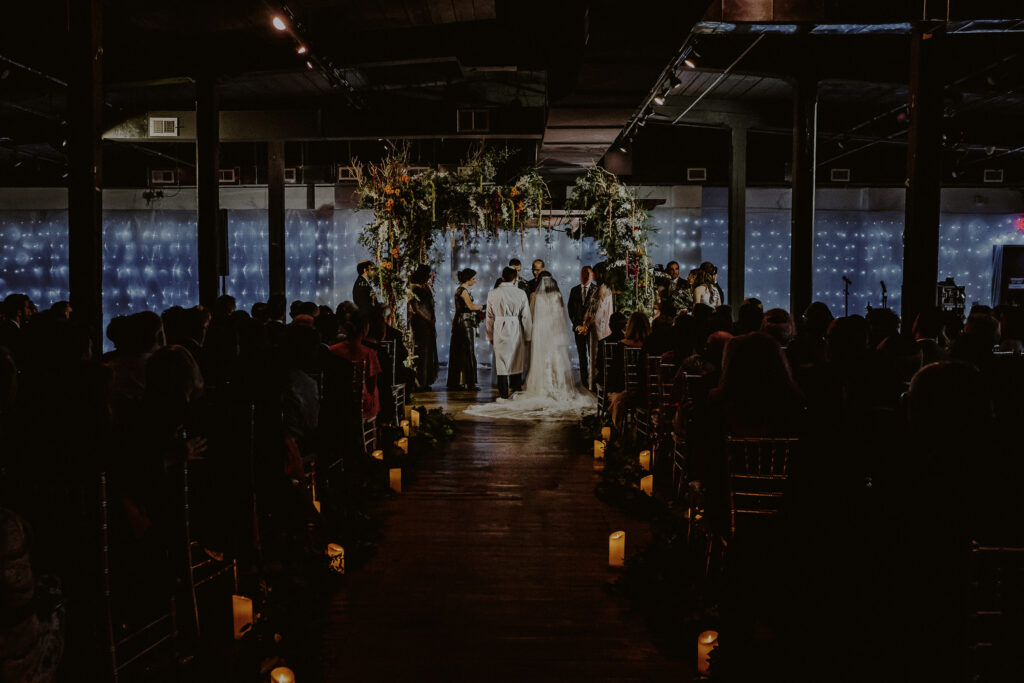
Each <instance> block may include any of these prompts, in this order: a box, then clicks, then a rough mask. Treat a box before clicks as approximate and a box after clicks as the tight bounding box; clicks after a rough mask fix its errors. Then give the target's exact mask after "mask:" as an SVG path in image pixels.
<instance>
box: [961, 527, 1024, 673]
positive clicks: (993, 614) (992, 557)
mask: <svg viewBox="0 0 1024 683" xmlns="http://www.w3.org/2000/svg"><path fill="white" fill-rule="evenodd" d="M970 553H971V556H970V558H969V561H970V564H969V566H968V571H969V579H970V583H969V588H968V592H967V604H968V608H967V609H968V613H967V647H968V652H967V667H968V671H967V672H966V674H967V675H965V676H964V677H963V680H969V681H1001V680H1010V678H1004V677H1003V675H1005V673H1006V672H1010V671H1017V672H1018V673H1019V671H1020V666H1021V663H1022V654H1021V650H1020V642H1021V639H1022V637H1024V610H1022V608H1021V605H1024V548H1022V547H1006V546H983V545H980V544H978V543H976V542H975V543H972V544H971V551H970ZM1001 674H1003V675H1001Z"/></svg>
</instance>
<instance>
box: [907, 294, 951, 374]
mask: <svg viewBox="0 0 1024 683" xmlns="http://www.w3.org/2000/svg"><path fill="white" fill-rule="evenodd" d="M942 317H943V315H942V309H940V308H938V307H937V306H933V307H931V308H928V309H925V310H923V311H921V312H920V313H918V314H917V318H915V319H914V327H913V331H914V341H915V342H917V345H918V347H919V348H920V349H921V364H922V366H924V365H928V364H929V363H938V362H940V361H944V360H948V359H949V352H948V351H947V350H946V349H945V348H944V347H943V346H942V344H941V343H940V341H939V337H940V336H941V335H942Z"/></svg>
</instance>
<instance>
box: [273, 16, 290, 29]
mask: <svg viewBox="0 0 1024 683" xmlns="http://www.w3.org/2000/svg"><path fill="white" fill-rule="evenodd" d="M270 23H272V24H273V25H274V28H276V29H277V30H278V31H284V30H285V29H287V28H288V24H286V23H285V22H284V19H282V18H281V16H280V15H277V14H275V15H274V18H273V19H271V22H270Z"/></svg>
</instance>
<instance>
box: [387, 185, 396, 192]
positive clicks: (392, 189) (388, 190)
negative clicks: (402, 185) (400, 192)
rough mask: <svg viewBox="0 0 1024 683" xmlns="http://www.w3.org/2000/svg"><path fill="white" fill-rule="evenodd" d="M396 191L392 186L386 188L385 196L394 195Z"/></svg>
mask: <svg viewBox="0 0 1024 683" xmlns="http://www.w3.org/2000/svg"><path fill="white" fill-rule="evenodd" d="M394 192H395V190H394V188H393V187H391V186H390V185H385V186H384V194H394Z"/></svg>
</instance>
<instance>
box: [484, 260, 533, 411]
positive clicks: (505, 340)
mask: <svg viewBox="0 0 1024 683" xmlns="http://www.w3.org/2000/svg"><path fill="white" fill-rule="evenodd" d="M501 279H502V283H501V284H500V285H498V287H497V289H492V290H491V291H490V292H489V293H488V294H487V341H489V342H490V343H491V346H493V347H494V372H495V374H496V375H497V376H498V393H499V394H501V397H502V398H508V397H509V384H510V382H511V385H512V391H520V390H521V389H522V388H523V374H522V373H523V370H525V364H526V342H528V341H530V336H531V334H532V333H533V320H532V318H531V317H530V304H529V302H528V301H527V299H526V294H525V293H524V292H523V291H522V290H521V289H519V288H518V287H516V285H515V280H516V271H515V269H514V268H505V270H503V271H502V273H501Z"/></svg>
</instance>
